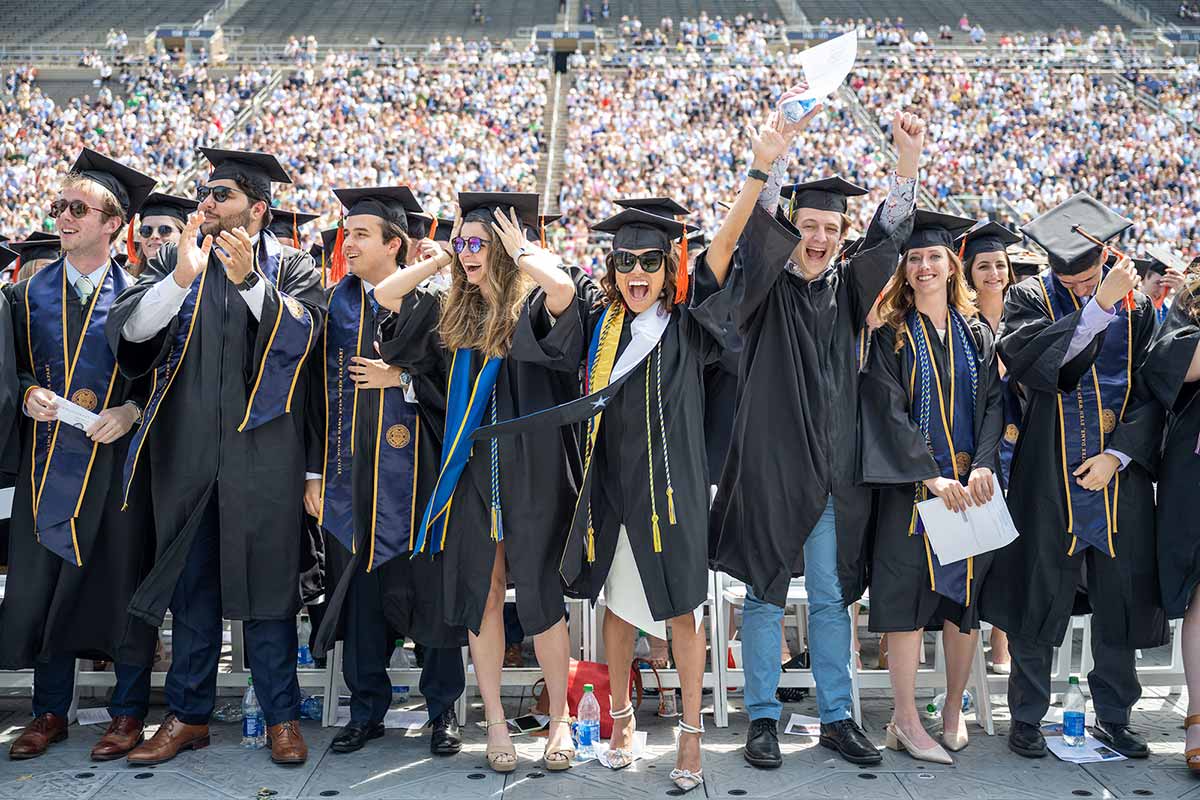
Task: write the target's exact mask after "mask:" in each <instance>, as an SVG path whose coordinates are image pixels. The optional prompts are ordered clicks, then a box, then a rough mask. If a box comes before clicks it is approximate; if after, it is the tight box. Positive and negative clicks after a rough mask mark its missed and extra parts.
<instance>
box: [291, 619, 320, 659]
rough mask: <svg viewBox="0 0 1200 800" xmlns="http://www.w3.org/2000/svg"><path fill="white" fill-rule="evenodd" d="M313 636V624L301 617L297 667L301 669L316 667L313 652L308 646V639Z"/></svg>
mask: <svg viewBox="0 0 1200 800" xmlns="http://www.w3.org/2000/svg"><path fill="white" fill-rule="evenodd" d="M311 635H312V623H311V622H309V621H308V617H301V618H300V630H299V631H298V632H297V643H296V666H297V667H300V668H301V669H310V668H312V667H314V666H316V662H315V661H314V660H313V655H312V650H311V649H309V646H308V639H309V637H310V636H311Z"/></svg>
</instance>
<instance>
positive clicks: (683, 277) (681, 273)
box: [675, 227, 688, 305]
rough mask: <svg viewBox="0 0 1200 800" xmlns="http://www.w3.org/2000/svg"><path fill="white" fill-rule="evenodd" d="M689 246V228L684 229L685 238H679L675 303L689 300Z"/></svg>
mask: <svg viewBox="0 0 1200 800" xmlns="http://www.w3.org/2000/svg"><path fill="white" fill-rule="evenodd" d="M687 262H688V246H687V228H686V227H684V229H683V238H682V239H680V240H679V268H678V269H677V270H676V271H675V304H676V305H679V304H680V303H683V302H685V301H686V300H687V294H688V263H687Z"/></svg>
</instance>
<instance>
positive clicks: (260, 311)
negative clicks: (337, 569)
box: [107, 149, 325, 764]
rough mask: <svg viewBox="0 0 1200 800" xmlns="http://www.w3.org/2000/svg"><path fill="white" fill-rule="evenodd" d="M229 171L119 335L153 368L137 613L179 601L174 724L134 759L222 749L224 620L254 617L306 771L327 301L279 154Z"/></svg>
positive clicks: (215, 158) (130, 358)
mask: <svg viewBox="0 0 1200 800" xmlns="http://www.w3.org/2000/svg"><path fill="white" fill-rule="evenodd" d="M203 152H204V154H205V156H206V157H207V158H208V160H209V161H210V162H211V163H212V164H213V171H212V174H211V175H209V177H208V180H207V182H206V184H205V185H204V186H202V187H201V188H200V190H199V192H198V196H199V198H200V207H199V211H198V212H197V213H196V214H193V215H192V216H191V217H189V219H188V225H187V228H186V229H185V230H184V233H183V235H182V236H181V238H180V242H179V246H178V247H174V246H171V245H164V246H163V247H162V248H161V249H160V250H159V252H158V255H157V256H155V257H154V258H153V259H151V260H150V262H149V263H148V264H147V265H146V271H145V272H144V273H143V274H142V277H141V278H140V279H139V280H138V282H137V283H136V284H135V285H133V286H131V287H129V288H128V289H126V290H125V292H124V293H123V294H122V295H121V297H120V298H119V299H118V300H117V302H116V304H115V306H114V308H113V313H112V314H111V315H110V317H109V320H108V327H107V332H108V339H109V343H110V345H111V346H112V348H113V350H114V352H116V354H117V362H118V363H119V364H120V367H121V371H122V373H123V374H125V375H127V376H129V377H131V378H140V377H143V376H149V377H150V379H151V380H152V381H153V384H154V385H153V389H152V393H151V395H150V400H149V402H148V403H147V407H146V423H145V424H144V425H143V426H142V427H141V428H140V429H139V431H138V433H137V435H136V436H135V439H134V441H133V443H131V445H130V455H129V457H128V459H127V461H126V466H125V472H126V475H127V476H128V477H127V479H130V478H132V477H133V476H135V475H137V474H139V473H143V474H144V473H148V475H147V477H148V479H149V481H150V495H151V499H150V506H151V508H152V509H153V513H154V521H155V528H156V534H157V537H158V542H157V548H156V554H155V563H154V567H153V569H152V570H151V572H150V575H149V576H148V577H147V579H146V580H145V581H144V582H143V583H142V585H141V587H140V588H139V589H138V591H137V593H136V594H135V595H134V597H133V600H132V601H131V603H130V611H131V612H132V613H133V614H134V616H135V617H137V618H138V619H142V620H146V621H148V622H150V623H151V624H155V625H157V624H159V623H160V622H161V621H162V618H163V615H164V614H165V613H166V611H167V609H168V608H170V609H171V612H172V616H173V619H174V636H173V641H172V645H173V659H172V662H171V669H170V671H169V672H168V673H167V680H166V687H165V688H166V695H167V706H168V715H167V719H166V722H165V723H164V724H163V725H161V726H160V727H159V729H158V732H157V733H156V734H155V735H154V737H153V738H152V739H150V740H149V741H147V742H146V744H145V745H143V746H142V747H140V748H138V749H137V750H136V751H134V752H133V753H131V754H130V760H131V761H132V762H134V763H138V764H156V763H162V762H163V761H166V760H169V759H171V758H173V757H174V756H175V755H176V754H177V753H178V752H179V751H180V750H181V749H187V748H195V747H203V746H205V745H207V743H208V720H209V717H210V716H211V714H212V710H213V704H214V702H215V699H216V680H217V663H218V659H219V658H220V653H221V618H222V617H225V618H226V619H238V620H244V625H243V630H244V632H245V636H246V653H247V656H248V659H249V662H250V671H251V674H252V675H253V678H254V690H255V694H256V695H257V697H258V700H259V702H260V703H261V704H262V707H263V716H264V718H265V721H266V724H267V726H268V739H269V741H270V742H271V746H272V753H271V758H272V760H274V761H275V762H277V763H289V764H295V763H302V762H303V761H304V760H305V759H306V758H307V748H306V747H305V745H304V740H303V738H302V737H301V735H300V729H299V718H300V688H299V686H298V684H297V682H296V646H297V641H296V636H297V634H296V612H297V610H298V609H299V605H300V599H299V592H298V590H297V587H298V585H299V560H300V545H301V541H302V540H301V514H302V513H303V507H302V501H303V492H304V462H305V450H304V406H305V398H306V396H307V388H306V385H305V383H304V375H303V372H304V370H303V367H304V363H305V359H306V358H307V356H308V354H309V352H310V351H311V350H312V348H313V347H314V345H315V343H316V342H317V340H318V339H319V338H320V334H321V327H322V324H323V321H324V307H325V297H324V293H323V292H322V290H321V282H320V274H319V273H318V272H317V270H316V267H315V265H314V264H313V260H312V258H311V257H310V256H309V255H308V253H303V252H300V251H298V250H296V249H294V248H291V247H288V246H287V245H283V244H280V243H279V241H278V240H277V239H276V238H275V236H274V234H272V233H271V232H270V231H269V230H267V229H266V225H267V223H268V222H269V215H270V207H269V203H270V200H271V183H272V182H281V181H287V180H288V176H287V173H286V172H285V171H284V170H283V167H282V166H281V165H280V164H279V162H278V161H277V160H276V159H275V158H274V157H273V156H269V155H265V154H261V153H242V152H235V151H225V150H213V149H204V150H203Z"/></svg>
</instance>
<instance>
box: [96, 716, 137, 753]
mask: <svg viewBox="0 0 1200 800" xmlns="http://www.w3.org/2000/svg"><path fill="white" fill-rule="evenodd" d="M144 727H145V723H144V722H143V721H142V720H140V719H138V718H137V717H128V716H125V715H121V716H118V717H116V718H114V719H113V721H112V722H110V723H108V730H106V731H105V732H104V736H102V737H100V741H98V742H96V746H95V747H93V748H92V761H112V760H114V759H117V758H120V757H121V756H123V755H125V754H127V753H128V752H129V751H130V750H132V749H133V748H135V747H137V746H138V745H139V744H141V743H142V742H143V741H144V740H145V737H144V736H142V728H144Z"/></svg>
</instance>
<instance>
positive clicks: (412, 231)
mask: <svg viewBox="0 0 1200 800" xmlns="http://www.w3.org/2000/svg"><path fill="white" fill-rule="evenodd" d="M435 219H436V220H437V229H436V230H434V232H433V237H432V238H433V240H434V241H435V242H448V241H450V234H451V232H453V231H454V218H453V217H435V216H434V215H433V214H430V213H429V212H427V211H422V212H421V213H420V214H409V215H408V234H409V236H412V237H414V238H416V239H428V238H430V236H429V229H430V228H432V227H433V221H434V220H435Z"/></svg>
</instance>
